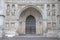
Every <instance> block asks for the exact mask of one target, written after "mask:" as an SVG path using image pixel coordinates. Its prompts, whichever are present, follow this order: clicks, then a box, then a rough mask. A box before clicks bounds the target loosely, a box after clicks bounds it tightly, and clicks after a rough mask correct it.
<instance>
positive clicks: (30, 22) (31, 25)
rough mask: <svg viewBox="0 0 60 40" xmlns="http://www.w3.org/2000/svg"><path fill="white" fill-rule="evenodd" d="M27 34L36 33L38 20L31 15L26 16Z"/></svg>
mask: <svg viewBox="0 0 60 40" xmlns="http://www.w3.org/2000/svg"><path fill="white" fill-rule="evenodd" d="M25 29H26V30H25V31H26V34H36V20H35V18H34V17H33V16H32V15H30V16H28V17H27V18H26V28H25Z"/></svg>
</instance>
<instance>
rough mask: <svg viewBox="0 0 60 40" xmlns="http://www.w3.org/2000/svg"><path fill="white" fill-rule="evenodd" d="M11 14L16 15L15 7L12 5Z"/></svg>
mask: <svg viewBox="0 0 60 40" xmlns="http://www.w3.org/2000/svg"><path fill="white" fill-rule="evenodd" d="M11 14H12V15H15V5H12V10H11Z"/></svg>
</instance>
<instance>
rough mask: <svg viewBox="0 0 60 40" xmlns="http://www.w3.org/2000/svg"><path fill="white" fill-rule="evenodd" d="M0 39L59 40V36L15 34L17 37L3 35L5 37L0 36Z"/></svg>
mask: <svg viewBox="0 0 60 40" xmlns="http://www.w3.org/2000/svg"><path fill="white" fill-rule="evenodd" d="M0 40H60V38H56V37H54V38H53V37H49V38H48V37H37V36H36V37H34V36H32V37H31V36H24V37H23V36H17V37H5V38H0Z"/></svg>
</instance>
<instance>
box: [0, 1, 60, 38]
mask: <svg viewBox="0 0 60 40" xmlns="http://www.w3.org/2000/svg"><path fill="white" fill-rule="evenodd" d="M0 4H1V5H0V36H2V35H3V33H4V35H5V36H15V35H21V34H26V35H27V34H29V33H31V34H34V33H35V34H37V35H40V36H41V35H42V36H45V37H59V35H60V1H58V0H1V1H0ZM32 16H33V18H35V19H31V18H32ZM28 17H29V18H30V19H31V20H35V21H36V22H35V23H34V22H32V23H34V24H33V25H32V24H29V25H30V26H35V27H34V28H33V27H30V28H28V27H29V25H28V24H27V23H28V22H29V21H30V20H29V18H28ZM27 18H28V21H27ZM27 26H28V27H27ZM28 30H29V31H28Z"/></svg>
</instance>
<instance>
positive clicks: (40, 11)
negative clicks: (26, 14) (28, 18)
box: [19, 6, 43, 18]
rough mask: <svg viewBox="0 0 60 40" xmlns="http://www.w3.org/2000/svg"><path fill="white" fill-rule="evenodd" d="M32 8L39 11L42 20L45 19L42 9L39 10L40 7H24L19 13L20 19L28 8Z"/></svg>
mask: <svg viewBox="0 0 60 40" xmlns="http://www.w3.org/2000/svg"><path fill="white" fill-rule="evenodd" d="M30 7H32V8H34V9H36V10H37V11H39V13H41V15H42V18H43V11H42V9H41V8H39V7H37V6H25V7H23V8H22V9H21V10H20V11H19V17H20V15H21V13H22V12H23V11H24V10H26V9H27V8H30Z"/></svg>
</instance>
